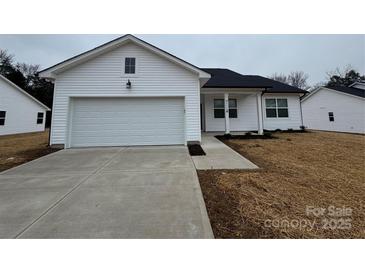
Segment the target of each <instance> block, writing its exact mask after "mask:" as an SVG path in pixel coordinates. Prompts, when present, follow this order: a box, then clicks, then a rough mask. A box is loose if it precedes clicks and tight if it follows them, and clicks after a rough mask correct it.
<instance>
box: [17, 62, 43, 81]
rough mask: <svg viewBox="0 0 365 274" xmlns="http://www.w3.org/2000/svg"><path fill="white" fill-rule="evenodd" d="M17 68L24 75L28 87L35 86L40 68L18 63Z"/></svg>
mask: <svg viewBox="0 0 365 274" xmlns="http://www.w3.org/2000/svg"><path fill="white" fill-rule="evenodd" d="M15 67H16V69H17V70H19V71H20V72H21V73H22V74H23V75H24V77H25V79H26V84H27V86H31V85H33V82H34V79H35V77H36V76H37V73H38V71H39V68H40V66H39V65H28V64H26V63H17V64H16V66H15Z"/></svg>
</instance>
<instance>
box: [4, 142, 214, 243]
mask: <svg viewBox="0 0 365 274" xmlns="http://www.w3.org/2000/svg"><path fill="white" fill-rule="evenodd" d="M0 238H61V239H63V238H184V239H185V238H213V233H212V229H211V226H210V222H209V219H208V215H207V212H206V208H205V204H204V200H203V196H202V193H201V189H200V185H199V181H198V177H197V174H196V170H195V168H194V164H193V162H192V160H191V157H190V156H189V153H188V151H187V148H186V147H183V146H160V147H129V148H92V149H69V150H62V151H59V152H56V153H54V154H50V155H47V156H45V157H42V158H39V159H37V160H35V161H32V162H29V163H27V164H24V165H22V166H19V167H16V168H13V169H10V170H8V171H5V172H3V173H0Z"/></svg>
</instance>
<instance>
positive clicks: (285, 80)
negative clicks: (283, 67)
mask: <svg viewBox="0 0 365 274" xmlns="http://www.w3.org/2000/svg"><path fill="white" fill-rule="evenodd" d="M270 79H273V80H275V81H278V82H281V83H284V84H288V77H287V76H286V75H285V74H283V73H274V74H273V75H271V77H270Z"/></svg>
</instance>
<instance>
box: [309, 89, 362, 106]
mask: <svg viewBox="0 0 365 274" xmlns="http://www.w3.org/2000/svg"><path fill="white" fill-rule="evenodd" d="M321 89H326V90H329V91H332V92H340V93H343V94H345V95H349V96H355V97H358V98H365V90H362V89H359V88H352V87H341V86H336V87H318V88H316V89H315V90H313V91H312V92H310V93H309V94H308V95H307V96H304V97H302V102H304V101H305V100H307V99H308V98H309V97H311V96H313V95H314V94H316V93H317V92H318V91H320V90H321Z"/></svg>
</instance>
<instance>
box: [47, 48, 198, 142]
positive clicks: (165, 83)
mask: <svg viewBox="0 0 365 274" xmlns="http://www.w3.org/2000/svg"><path fill="white" fill-rule="evenodd" d="M125 57H135V58H136V65H137V68H136V70H137V71H138V74H137V75H136V77H129V76H126V75H124V60H125ZM128 79H129V80H130V81H131V84H132V88H131V89H127V88H126V82H127V81H128ZM199 91H200V85H199V78H198V75H197V74H194V73H192V72H190V71H188V70H186V69H184V68H182V67H181V66H179V65H177V64H174V63H172V62H171V61H169V60H167V59H165V58H163V57H160V56H158V55H156V54H155V53H152V52H150V51H148V50H146V49H144V48H142V47H140V46H137V45H135V44H134V43H128V44H126V45H123V46H120V47H118V48H116V49H113V50H112V51H109V52H108V53H104V54H102V55H100V56H98V57H95V58H94V59H91V60H89V61H87V62H85V63H83V64H80V65H78V66H76V67H74V68H71V69H69V70H67V71H65V72H63V73H60V74H59V75H57V77H56V81H55V99H54V106H53V118H52V121H53V123H52V134H51V144H65V142H66V136H67V124H68V110H69V102H70V97H82V96H89V97H93V96H95V97H118V96H121V97H128V96H130V97H151V96H152V97H153V96H156V97H164V96H174V97H175V96H178V97H183V98H184V102H185V106H184V107H185V129H184V131H185V138H186V140H185V141H187V142H188V141H200V140H201V134H200V111H199V102H200V97H199V96H200V93H199Z"/></svg>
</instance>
